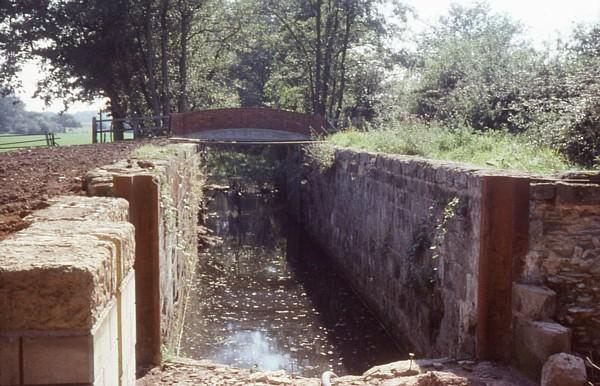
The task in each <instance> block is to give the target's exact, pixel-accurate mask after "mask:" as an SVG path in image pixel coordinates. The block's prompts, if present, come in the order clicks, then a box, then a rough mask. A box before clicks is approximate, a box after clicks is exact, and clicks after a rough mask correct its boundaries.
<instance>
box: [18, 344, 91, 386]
mask: <svg viewBox="0 0 600 386" xmlns="http://www.w3.org/2000/svg"><path fill="white" fill-rule="evenodd" d="M91 352H92V341H91V338H90V336H46V337H25V338H23V375H24V379H23V381H24V382H25V384H27V385H49V384H69V383H84V384H85V383H92V382H93V378H92V361H91V359H92V358H91Z"/></svg>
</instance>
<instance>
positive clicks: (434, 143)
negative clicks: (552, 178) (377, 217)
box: [312, 124, 572, 173]
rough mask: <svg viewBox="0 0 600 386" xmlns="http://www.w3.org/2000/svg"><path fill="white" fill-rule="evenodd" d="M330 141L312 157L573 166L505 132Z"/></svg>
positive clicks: (356, 134)
mask: <svg viewBox="0 0 600 386" xmlns="http://www.w3.org/2000/svg"><path fill="white" fill-rule="evenodd" d="M328 142H329V143H328V144H324V145H315V146H318V147H324V149H321V150H318V151H315V150H313V151H312V154H317V155H319V154H328V151H327V150H326V149H327V147H331V145H336V146H341V147H352V148H356V149H363V150H368V151H375V152H383V153H390V154H404V155H415V156H422V157H428V158H434V159H443V160H452V161H457V162H466V163H472V164H475V165H480V166H484V167H489V168H498V169H516V170H521V171H529V172H537V173H550V172H554V171H561V170H568V169H570V168H571V167H572V165H571V164H570V163H569V162H567V161H566V160H565V159H564V157H562V156H561V155H560V154H558V153H557V152H556V151H555V150H552V149H551V148H549V147H547V146H543V145H532V144H531V143H530V142H529V141H528V140H527V139H526V138H524V136H523V135H515V134H510V133H507V132H505V131H487V132H477V131H473V130H472V129H467V128H457V129H448V128H445V127H440V126H432V125H426V124H402V125H397V126H396V127H395V128H393V129H388V130H374V131H369V132H365V131H357V130H346V131H343V132H339V133H336V134H334V135H333V136H331V137H329V139H328ZM330 153H331V151H329V154H330ZM317 159H318V160H319V162H321V161H324V162H327V159H325V158H324V159H322V158H320V157H317Z"/></svg>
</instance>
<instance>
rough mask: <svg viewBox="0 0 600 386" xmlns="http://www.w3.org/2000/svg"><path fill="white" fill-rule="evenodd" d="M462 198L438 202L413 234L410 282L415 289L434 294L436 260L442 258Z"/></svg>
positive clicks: (409, 254)
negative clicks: (449, 228)
mask: <svg viewBox="0 0 600 386" xmlns="http://www.w3.org/2000/svg"><path fill="white" fill-rule="evenodd" d="M459 204H460V199H459V198H458V197H452V198H450V199H447V200H438V201H435V202H434V203H432V205H431V206H430V207H429V214H428V216H427V218H426V219H425V220H424V221H423V224H422V225H421V226H420V227H419V229H418V231H417V232H415V234H414V235H413V242H412V244H411V246H410V247H409V249H408V251H407V255H408V257H409V264H410V265H409V274H410V278H409V279H410V280H409V283H411V285H412V286H413V287H415V288H416V289H419V290H421V291H425V292H432V291H433V290H434V288H435V285H436V283H437V281H438V279H439V277H438V267H437V260H439V258H440V257H442V254H443V251H442V249H443V245H444V243H445V241H446V237H447V235H448V224H449V222H450V220H451V219H452V218H454V217H455V216H456V213H457V210H458V206H459Z"/></svg>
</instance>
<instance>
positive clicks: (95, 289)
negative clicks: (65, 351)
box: [0, 230, 116, 331]
mask: <svg viewBox="0 0 600 386" xmlns="http://www.w3.org/2000/svg"><path fill="white" fill-rule="evenodd" d="M115 255H116V252H115V250H114V244H111V243H107V242H106V241H101V240H98V239H97V238H95V237H92V236H86V235H80V236H78V235H71V236H63V237H59V236H54V237H52V236H44V235H33V234H31V233H28V230H24V231H22V232H19V233H18V234H17V235H15V236H13V237H11V238H9V239H7V240H4V241H3V242H2V243H0V283H2V284H1V285H0V330H2V331H11V330H38V331H43V330H89V329H90V328H91V327H92V326H93V325H94V323H95V321H96V319H97V317H98V316H99V314H100V312H102V310H103V309H104V307H105V305H106V304H107V303H108V301H109V300H110V298H111V297H112V296H113V293H114V290H115V286H116V275H115V274H114V271H113V269H114V268H113V265H114V256H115Z"/></svg>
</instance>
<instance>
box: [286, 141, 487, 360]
mask: <svg viewBox="0 0 600 386" xmlns="http://www.w3.org/2000/svg"><path fill="white" fill-rule="evenodd" d="M308 161H309V163H308V165H309V166H308V168H305V170H304V171H303V172H302V175H301V176H300V179H301V180H302V182H301V184H300V185H299V189H300V191H301V194H300V203H299V205H298V203H296V204H295V205H293V206H296V208H297V213H298V214H299V215H300V216H301V217H302V218H301V221H302V222H303V223H304V224H307V225H308V226H307V228H308V230H309V232H311V233H312V235H313V236H314V237H315V238H316V239H317V240H318V241H320V243H321V244H322V245H323V246H324V247H326V248H327V249H328V250H329V252H330V253H331V255H332V256H333V257H334V258H335V259H336V260H337V262H338V265H339V266H340V267H342V269H344V270H345V271H346V273H347V277H348V278H349V279H350V280H351V281H352V282H353V284H354V286H355V287H356V288H357V289H358V291H359V293H361V294H363V296H364V297H365V298H366V300H367V302H368V303H370V305H371V306H372V308H373V309H374V310H375V311H376V312H377V313H378V314H379V317H380V319H381V320H382V321H384V323H385V324H386V326H387V327H388V329H389V331H390V332H391V333H392V334H393V335H394V336H395V337H396V338H397V339H398V340H399V341H401V342H402V343H403V344H404V345H406V344H408V345H409V346H410V347H409V348H410V349H412V350H416V351H417V352H418V353H419V355H428V356H437V355H448V354H451V353H452V354H458V353H472V354H474V353H475V338H474V334H473V332H474V328H475V325H476V322H477V320H476V316H477V296H478V287H477V275H478V270H479V266H478V259H477V256H478V255H479V250H480V244H479V243H478V240H479V238H480V227H479V224H480V222H481V219H480V207H481V184H482V182H481V179H480V178H479V177H478V175H477V174H476V170H475V169H471V170H468V169H464V168H463V167H459V166H458V165H455V166H448V165H444V164H442V163H436V162H429V161H424V160H423V161H415V160H414V159H411V158H410V157H408V158H405V157H388V156H382V155H376V154H370V153H357V152H354V151H351V150H342V149H338V150H336V151H335V154H334V159H333V162H332V164H331V165H326V166H325V167H321V166H320V165H319V164H318V163H315V162H314V161H313V160H310V159H308ZM290 190H293V189H290ZM291 193H293V192H291ZM407 332H410V333H407Z"/></svg>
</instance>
